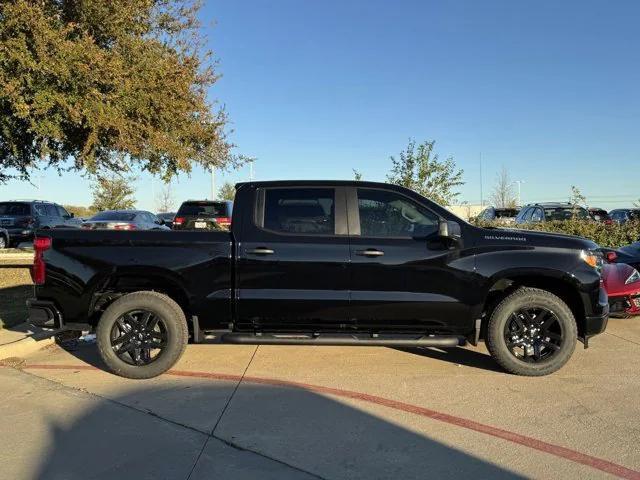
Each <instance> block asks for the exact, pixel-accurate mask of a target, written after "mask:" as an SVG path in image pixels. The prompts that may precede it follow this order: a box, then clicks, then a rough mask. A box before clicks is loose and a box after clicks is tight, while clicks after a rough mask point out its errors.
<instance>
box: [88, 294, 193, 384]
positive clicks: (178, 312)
mask: <svg viewBox="0 0 640 480" xmlns="http://www.w3.org/2000/svg"><path fill="white" fill-rule="evenodd" d="M188 337H189V333H188V330H187V322H186V319H185V316H184V312H183V311H182V309H181V308H180V306H179V305H178V304H177V303H176V302H174V301H173V300H172V299H171V298H169V297H168V296H166V295H164V294H161V293H158V292H135V293H130V294H128V295H125V296H123V297H120V298H119V299H118V300H116V301H115V302H113V303H112V304H111V305H110V306H109V307H108V308H107V309H106V310H105V312H104V313H103V314H102V317H101V318H100V321H99V322H98V327H97V328H96V341H97V343H98V350H99V352H100V356H101V357H102V360H103V361H104V363H105V364H106V365H107V367H108V368H109V370H111V371H112V372H113V373H115V374H116V375H120V376H122V377H127V378H152V377H155V376H157V375H160V374H161V373H164V372H166V371H167V370H169V369H170V368H171V367H172V366H173V365H175V363H176V362H177V361H178V360H179V359H180V357H181V356H182V354H183V353H184V350H185V348H186V345H187V340H188Z"/></svg>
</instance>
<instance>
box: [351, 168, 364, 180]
mask: <svg viewBox="0 0 640 480" xmlns="http://www.w3.org/2000/svg"><path fill="white" fill-rule="evenodd" d="M352 170H353V179H354V180H355V181H356V182H360V181H362V173H360V172H359V171H358V170H356V169H355V168H353V169H352Z"/></svg>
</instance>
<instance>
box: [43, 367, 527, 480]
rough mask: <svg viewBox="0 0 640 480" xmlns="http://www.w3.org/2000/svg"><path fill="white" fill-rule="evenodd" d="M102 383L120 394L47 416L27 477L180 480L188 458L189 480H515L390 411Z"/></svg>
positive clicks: (264, 392)
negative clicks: (43, 443)
mask: <svg viewBox="0 0 640 480" xmlns="http://www.w3.org/2000/svg"><path fill="white" fill-rule="evenodd" d="M112 381H113V384H114V385H115V386H117V391H120V392H122V391H126V392H127V393H126V394H122V395H120V396H116V397H114V398H111V399H109V400H106V399H104V398H101V397H89V396H86V397H85V396H84V394H78V395H80V396H81V397H82V398H76V399H75V400H73V399H68V398H67V399H66V400H65V402H71V403H77V409H75V410H74V409H73V408H71V407H70V409H69V410H68V412H67V414H65V415H64V416H62V417H61V416H54V415H51V416H50V417H49V420H48V422H49V424H48V428H49V430H50V432H49V446H48V448H47V449H46V451H44V452H43V453H42V455H39V458H40V459H41V463H40V465H39V467H38V468H37V469H36V470H35V471H36V472H37V473H36V475H35V476H34V477H33V478H41V479H56V478H61V479H62V478H64V479H70V480H72V479H87V478H100V479H102V478H105V479H107V478H108V479H111V478H121V479H129V478H131V479H133V478H135V479H139V478H150V479H151V478H165V479H173V478H176V479H186V478H188V475H189V472H190V470H191V469H192V467H193V466H194V463H195V462H196V460H197V459H198V458H199V460H197V463H195V469H194V471H193V475H192V476H191V477H190V478H191V479H193V480H196V479H204V478H207V479H209V478H220V479H236V478H242V479H253V478H255V479H260V480H263V479H291V478H300V479H307V478H335V479H340V478H363V479H365V478H366V479H375V478H381V479H382V478H385V479H386V478H398V479H412V478H420V479H423V478H438V479H440V478H456V479H458V478H465V477H474V478H509V479H511V478H521V477H519V476H518V475H516V474H514V473H513V472H510V471H508V470H506V469H504V468H503V467H501V466H498V465H495V464H492V463H490V462H487V461H485V460H482V459H480V458H478V457H476V456H474V455H471V454H469V453H467V452H463V451H461V450H459V449H457V448H452V447H451V446H449V445H445V444H443V443H441V442H440V441H436V440H434V439H433V438H430V433H429V432H433V436H434V437H439V438H451V439H455V438H460V436H459V432H453V433H452V432H451V429H452V428H457V427H451V426H448V425H446V424H443V423H440V422H437V421H434V420H428V419H423V418H421V417H415V418H411V419H410V421H411V422H414V423H413V427H415V430H419V431H420V432H424V433H416V432H415V431H413V430H414V429H413V428H412V430H408V429H406V428H404V427H402V426H400V425H399V424H398V423H397V422H395V421H394V422H393V423H392V422H389V421H387V420H386V419H385V418H382V417H381V416H380V415H385V416H386V417H387V418H389V417H390V416H392V415H393V413H392V411H389V410H380V412H379V413H367V412H365V411H362V410H360V408H361V407H360V404H358V403H357V402H350V403H349V404H346V403H345V401H341V402H338V401H336V400H334V399H332V398H329V397H325V396H321V395H318V394H316V393H313V392H309V391H307V390H302V389H298V388H285V387H273V386H264V385H255V384H251V383H242V385H241V386H240V387H239V388H238V389H237V390H236V391H234V389H235V387H236V385H235V383H232V382H218V381H214V380H202V379H192V378H175V377H160V378H158V379H154V380H151V381H126V380H121V379H105V384H107V383H111V382H112ZM114 391H115V390H114ZM229 398H231V401H230V402H229V403H228V406H227V407H226V410H225V405H227V402H228V401H229ZM63 400H64V399H63ZM71 403H70V404H71ZM92 404H93V407H91V408H90V409H89V410H88V411H85V412H83V413H79V412H80V411H81V410H82V409H83V408H86V407H87V405H92ZM371 408H373V407H371V406H370V405H369V406H368V407H367V409H369V410H371ZM376 408H380V409H383V408H384V407H376ZM223 411H224V414H222V412H223ZM373 412H376V411H375V409H374V411H373ZM221 414H222V418H221V420H218V419H219V418H220V416H221ZM63 417H64V423H62V421H60V420H57V419H60V418H63ZM70 419H72V420H71V421H70ZM404 422H406V419H405V420H404ZM215 425H217V427H216V428H215V438H214V437H209V439H208V441H207V438H208V435H209V434H210V433H211V430H212V429H213V428H214V426H215ZM463 438H464V439H465V440H464V441H465V444H466V448H467V449H470V450H472V451H473V450H476V449H477V450H478V451H485V452H486V451H487V449H486V437H484V436H483V435H482V434H479V433H474V432H470V433H469V435H468V436H465V437H463ZM205 441H207V444H206V448H204V449H203V446H204V445H205ZM452 441H454V440H452ZM225 442H226V443H225ZM201 451H202V455H201V456H200V457H198V454H199V453H200V452H201ZM489 451H490V449H489ZM505 460H507V461H508V459H505ZM34 461H35V459H34ZM304 472H309V473H310V474H308V473H304ZM316 475H317V476H316Z"/></svg>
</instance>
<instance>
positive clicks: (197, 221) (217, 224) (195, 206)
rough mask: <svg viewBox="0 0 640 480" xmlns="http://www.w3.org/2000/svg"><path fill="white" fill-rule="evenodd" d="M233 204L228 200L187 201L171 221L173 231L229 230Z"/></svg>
mask: <svg viewBox="0 0 640 480" xmlns="http://www.w3.org/2000/svg"><path fill="white" fill-rule="evenodd" d="M232 211H233V202H231V201H228V200H213V201H212V200H187V201H186V202H184V203H183V204H182V205H180V208H179V209H178V213H176V216H175V218H174V219H173V229H174V230H220V229H224V230H229V227H230V226H231V214H232Z"/></svg>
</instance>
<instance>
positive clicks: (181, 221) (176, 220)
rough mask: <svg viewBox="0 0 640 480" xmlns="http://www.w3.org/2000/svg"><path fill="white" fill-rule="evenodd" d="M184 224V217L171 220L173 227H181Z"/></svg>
mask: <svg viewBox="0 0 640 480" xmlns="http://www.w3.org/2000/svg"><path fill="white" fill-rule="evenodd" d="M183 223H184V217H176V218H174V219H173V224H174V225H182V224H183Z"/></svg>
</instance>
